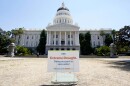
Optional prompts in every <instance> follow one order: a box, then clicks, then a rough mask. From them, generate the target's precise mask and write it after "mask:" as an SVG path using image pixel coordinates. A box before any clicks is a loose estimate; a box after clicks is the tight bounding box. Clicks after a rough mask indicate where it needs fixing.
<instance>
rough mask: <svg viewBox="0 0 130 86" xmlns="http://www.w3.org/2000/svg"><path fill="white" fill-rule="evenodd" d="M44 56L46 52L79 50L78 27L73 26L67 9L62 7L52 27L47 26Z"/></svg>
mask: <svg viewBox="0 0 130 86" xmlns="http://www.w3.org/2000/svg"><path fill="white" fill-rule="evenodd" d="M46 29H47V42H46V54H47V52H48V50H80V44H79V27H78V26H77V25H74V24H73V20H72V17H71V15H70V12H69V9H68V8H66V7H65V6H64V3H62V6H61V7H60V8H59V9H58V10H57V13H56V16H55V18H54V20H53V24H52V25H50V24H49V25H48V26H47V27H46Z"/></svg>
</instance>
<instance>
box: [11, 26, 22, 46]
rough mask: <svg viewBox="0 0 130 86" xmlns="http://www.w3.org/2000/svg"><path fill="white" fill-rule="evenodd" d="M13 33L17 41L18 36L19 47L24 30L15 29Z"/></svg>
mask: <svg viewBox="0 0 130 86" xmlns="http://www.w3.org/2000/svg"><path fill="white" fill-rule="evenodd" d="M11 32H12V37H14V38H15V40H16V36H18V45H19V43H20V35H21V34H23V28H18V29H13V30H12V31H11Z"/></svg>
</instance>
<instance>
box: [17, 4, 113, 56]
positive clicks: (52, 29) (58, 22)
mask: <svg viewBox="0 0 130 86" xmlns="http://www.w3.org/2000/svg"><path fill="white" fill-rule="evenodd" d="M79 29H80V27H79V26H78V24H73V19H72V16H71V14H70V11H69V9H68V8H66V7H65V6H64V3H62V6H61V7H60V8H58V10H57V13H56V15H55V17H54V20H53V24H48V26H47V27H46V32H47V41H46V54H47V51H48V50H80V44H79V33H86V32H88V31H89V32H90V34H91V44H92V47H97V46H102V45H103V44H104V43H103V37H102V36H101V35H100V31H101V30H103V31H104V32H105V33H108V34H111V31H112V29H106V28H102V29H100V30H79ZM41 31H42V30H37V29H32V30H27V29H24V33H23V34H21V36H20V42H19V45H21V46H25V47H30V48H34V49H35V48H36V47H37V46H38V44H39V39H40V34H41ZM16 44H18V37H17V38H16Z"/></svg>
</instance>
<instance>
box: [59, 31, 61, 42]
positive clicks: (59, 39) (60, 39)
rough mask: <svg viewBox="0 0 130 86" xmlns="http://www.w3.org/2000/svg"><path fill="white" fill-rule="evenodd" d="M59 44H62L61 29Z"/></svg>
mask: <svg viewBox="0 0 130 86" xmlns="http://www.w3.org/2000/svg"><path fill="white" fill-rule="evenodd" d="M59 40H60V41H59V44H60V45H61V31H60V38H59Z"/></svg>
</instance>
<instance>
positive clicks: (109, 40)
mask: <svg viewBox="0 0 130 86" xmlns="http://www.w3.org/2000/svg"><path fill="white" fill-rule="evenodd" d="M112 42H113V40H112V37H111V35H110V34H106V37H105V45H106V46H110V44H111V43H112Z"/></svg>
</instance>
